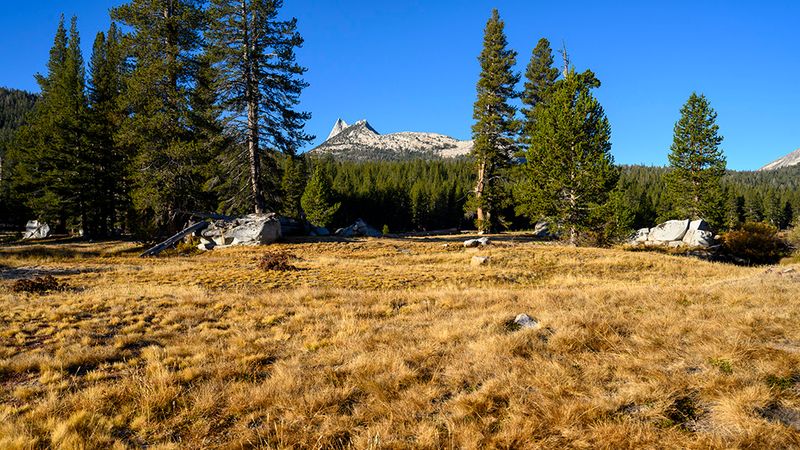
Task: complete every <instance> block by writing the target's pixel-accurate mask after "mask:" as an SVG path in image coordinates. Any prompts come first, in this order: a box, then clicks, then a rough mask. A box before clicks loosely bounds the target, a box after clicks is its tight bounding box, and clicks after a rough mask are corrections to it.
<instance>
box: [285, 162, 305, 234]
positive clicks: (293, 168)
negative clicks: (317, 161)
mask: <svg viewBox="0 0 800 450" xmlns="http://www.w3.org/2000/svg"><path fill="white" fill-rule="evenodd" d="M306 178H307V174H306V162H305V158H303V157H298V156H292V155H287V156H286V158H284V165H283V177H282V178H281V190H282V191H283V208H282V212H283V214H284V215H285V216H287V217H294V218H297V219H301V218H302V205H301V204H300V200H301V199H302V198H303V192H305V188H306Z"/></svg>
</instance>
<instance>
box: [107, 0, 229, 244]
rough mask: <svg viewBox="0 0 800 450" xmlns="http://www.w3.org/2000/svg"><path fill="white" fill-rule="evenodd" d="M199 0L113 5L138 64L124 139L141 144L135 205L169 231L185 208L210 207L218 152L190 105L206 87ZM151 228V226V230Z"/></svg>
mask: <svg viewBox="0 0 800 450" xmlns="http://www.w3.org/2000/svg"><path fill="white" fill-rule="evenodd" d="M202 4H203V2H201V1H200V0H131V1H130V2H129V3H126V4H124V5H122V6H118V7H116V8H114V9H112V10H111V15H112V18H113V19H114V20H117V21H119V22H121V23H122V24H124V25H125V26H126V27H128V28H130V32H129V33H127V34H126V35H125V39H124V41H125V44H126V53H127V55H128V57H129V58H130V59H131V61H132V64H133V68H132V71H131V73H130V75H129V76H128V77H126V86H125V97H124V100H125V103H126V105H127V107H128V108H129V117H128V118H127V119H126V120H125V122H124V123H123V125H122V130H121V133H120V138H121V143H122V144H123V145H125V146H126V147H127V148H130V149H134V150H135V156H134V157H133V161H132V167H131V180H132V182H133V190H132V197H133V203H134V206H135V208H136V209H137V210H138V212H139V214H140V217H141V219H143V221H144V222H145V224H147V225H149V226H148V228H150V227H152V226H155V227H161V228H162V229H163V228H166V229H165V230H163V231H171V230H174V229H176V228H178V227H179V226H181V225H182V223H181V217H182V216H183V214H184V213H185V212H186V211H193V210H208V209H213V208H214V207H215V206H216V204H215V203H216V202H213V201H210V200H209V195H208V189H209V186H208V183H207V181H208V180H209V179H210V178H211V174H210V170H211V166H212V162H213V159H214V157H215V155H213V154H212V153H211V152H210V147H209V146H208V145H206V143H205V141H204V138H205V137H207V134H205V133H203V132H200V131H199V130H198V125H199V124H198V122H197V121H196V120H195V119H196V117H195V116H193V114H194V111H193V109H192V102H193V95H194V94H195V93H194V90H195V89H197V88H201V87H202V85H203V83H201V82H198V81H199V80H198V78H199V77H200V76H201V64H200V63H201V58H202V56H203V47H202V33H203V31H204V27H205V13H204V11H203V10H202ZM150 231H153V230H150Z"/></svg>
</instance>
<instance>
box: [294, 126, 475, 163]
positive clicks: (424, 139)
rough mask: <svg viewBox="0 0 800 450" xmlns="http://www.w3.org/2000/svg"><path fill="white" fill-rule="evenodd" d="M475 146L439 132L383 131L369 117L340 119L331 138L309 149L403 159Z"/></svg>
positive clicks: (459, 151) (461, 151) (459, 152)
mask: <svg viewBox="0 0 800 450" xmlns="http://www.w3.org/2000/svg"><path fill="white" fill-rule="evenodd" d="M471 149H472V141H459V140H457V139H453V138H452V137H449V136H445V135H442V134H437V133H419V132H410V131H404V132H400V133H390V134H380V133H378V132H377V131H376V130H375V128H373V127H372V125H370V123H369V122H367V121H366V120H359V121H358V122H356V123H354V124H352V125H347V123H346V122H345V121H344V120H342V119H338V120H337V121H336V123H335V124H334V126H333V130H331V134H330V135H329V136H328V139H326V140H325V142H323V143H322V144H320V145H319V146H318V147H316V148H314V149H312V150H310V153H312V154H329V155H331V156H334V157H336V158H339V159H348V160H403V159H414V158H423V159H428V158H433V159H437V158H452V157H457V156H463V155H466V154H468V153H469V152H470V150H471Z"/></svg>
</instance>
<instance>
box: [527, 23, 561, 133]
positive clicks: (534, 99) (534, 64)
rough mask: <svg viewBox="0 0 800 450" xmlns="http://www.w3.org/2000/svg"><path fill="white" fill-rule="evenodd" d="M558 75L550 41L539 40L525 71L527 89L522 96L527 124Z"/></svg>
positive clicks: (530, 121)
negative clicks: (554, 65)
mask: <svg viewBox="0 0 800 450" xmlns="http://www.w3.org/2000/svg"><path fill="white" fill-rule="evenodd" d="M558 74H559V72H558V69H557V68H555V67H553V51H552V49H551V48H550V41H548V40H547V39H545V38H541V39H539V42H537V43H536V47H534V49H533V53H532V54H531V60H530V62H529V63H528V67H527V70H526V71H525V89H524V90H523V91H522V95H521V96H520V98H521V100H522V103H523V104H524V105H525V106H526V107H525V108H524V109H523V112H524V113H525V119H526V124H530V123H532V120H533V110H534V108H536V105H538V104H539V103H541V102H542V101H543V100H544V98H545V96H546V95H547V93H548V91H550V89H552V88H553V84H555V82H556V80H557V79H558Z"/></svg>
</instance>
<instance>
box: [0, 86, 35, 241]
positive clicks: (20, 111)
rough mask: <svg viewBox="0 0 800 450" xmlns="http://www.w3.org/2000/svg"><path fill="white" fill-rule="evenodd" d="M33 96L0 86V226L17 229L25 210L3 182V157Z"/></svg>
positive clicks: (6, 170)
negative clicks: (15, 227)
mask: <svg viewBox="0 0 800 450" xmlns="http://www.w3.org/2000/svg"><path fill="white" fill-rule="evenodd" d="M36 98H37V97H36V95H34V94H31V93H29V92H25V91H21V90H19V89H8V88H4V87H0V227H9V226H11V227H13V226H19V225H20V224H21V222H22V221H24V220H25V216H26V214H27V208H26V207H25V205H24V203H23V202H22V199H20V198H19V196H18V195H14V193H13V192H12V191H11V189H10V186H9V185H8V183H3V179H4V178H7V176H8V175H7V174H8V173H9V172H10V170H11V167H10V166H9V164H8V163H7V158H6V154H7V152H8V148H9V146H10V145H11V144H12V139H13V138H14V133H15V131H16V130H17V129H18V128H19V127H20V126H22V124H23V123H24V122H25V117H26V116H27V115H28V113H30V111H31V110H32V109H33V106H34V104H35V103H36Z"/></svg>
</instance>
